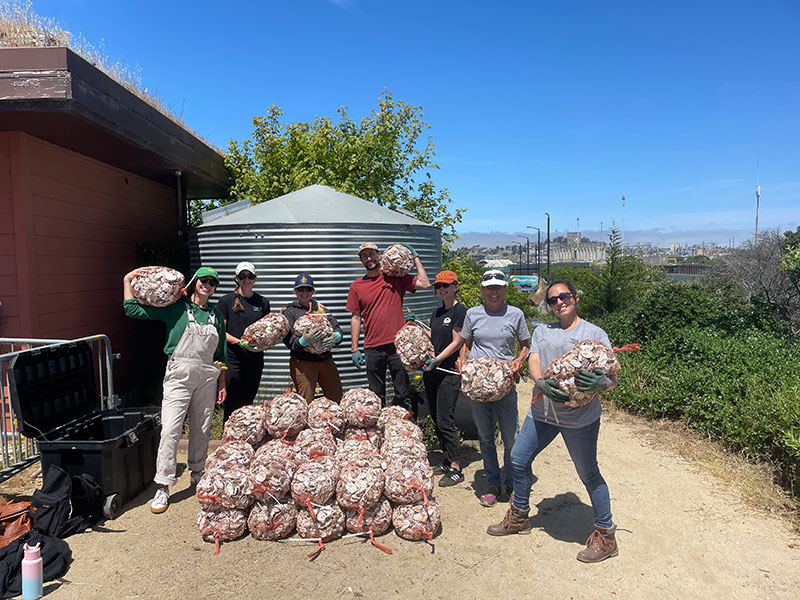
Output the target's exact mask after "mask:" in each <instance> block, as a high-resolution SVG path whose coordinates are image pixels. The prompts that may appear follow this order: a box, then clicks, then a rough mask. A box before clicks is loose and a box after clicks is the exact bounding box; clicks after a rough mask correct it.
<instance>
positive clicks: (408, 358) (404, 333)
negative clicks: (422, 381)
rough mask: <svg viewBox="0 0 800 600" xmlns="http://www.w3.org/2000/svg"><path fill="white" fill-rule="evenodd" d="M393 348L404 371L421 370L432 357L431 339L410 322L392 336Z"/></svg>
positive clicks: (421, 329) (420, 328)
mask: <svg viewBox="0 0 800 600" xmlns="http://www.w3.org/2000/svg"><path fill="white" fill-rule="evenodd" d="M394 347H395V348H396V349H397V356H399V357H400V362H401V363H403V368H404V369H405V370H406V371H416V370H417V369H420V368H422V365H423V364H424V363H425V361H426V360H428V359H429V358H433V357H434V352H433V343H432V342H431V338H430V337H428V334H427V333H426V332H425V330H424V329H423V328H422V327H420V326H419V325H417V324H416V323H414V322H412V321H409V322H408V323H406V324H405V325H404V326H403V327H401V328H400V331H398V332H397V335H395V336H394Z"/></svg>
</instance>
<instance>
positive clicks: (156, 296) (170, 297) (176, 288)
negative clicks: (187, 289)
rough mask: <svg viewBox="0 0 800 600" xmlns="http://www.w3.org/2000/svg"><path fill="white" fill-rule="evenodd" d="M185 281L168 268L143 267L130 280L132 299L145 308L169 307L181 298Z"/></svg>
mask: <svg viewBox="0 0 800 600" xmlns="http://www.w3.org/2000/svg"><path fill="white" fill-rule="evenodd" d="M185 283H186V281H185V280H184V278H183V275H182V274H181V273H179V272H178V271H176V270H175V269H170V268H169V267H144V268H143V269H140V270H139V272H138V273H137V274H136V276H134V277H133V279H131V288H132V289H133V297H134V298H136V301H137V302H139V304H144V305H145V306H159V307H162V306H169V305H170V304H174V303H175V302H176V301H177V300H178V298H180V297H181V292H182V290H183V286H184V284H185Z"/></svg>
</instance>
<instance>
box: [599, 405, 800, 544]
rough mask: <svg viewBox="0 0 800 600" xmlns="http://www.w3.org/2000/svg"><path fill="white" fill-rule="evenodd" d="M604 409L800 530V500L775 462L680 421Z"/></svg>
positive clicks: (748, 502) (749, 502) (745, 500)
mask: <svg viewBox="0 0 800 600" xmlns="http://www.w3.org/2000/svg"><path fill="white" fill-rule="evenodd" d="M603 410H604V414H605V416H606V417H607V418H610V419H613V420H614V421H616V422H618V423H623V424H625V425H626V426H628V427H630V428H631V429H632V430H634V431H635V432H636V433H637V435H639V436H641V437H642V438H643V439H645V440H646V441H647V442H648V443H650V444H652V445H653V446H654V447H660V448H664V449H667V450H671V451H673V452H676V453H677V454H679V455H680V456H681V457H682V458H684V459H686V460H687V461H689V462H691V463H695V464H696V465H698V466H699V467H702V469H703V470H704V471H706V472H708V473H710V474H711V475H712V476H713V477H714V479H715V480H716V481H717V482H718V483H719V484H721V485H722V486H724V487H726V488H727V489H729V490H730V491H731V492H733V493H735V494H736V495H737V496H738V497H740V498H741V500H742V502H743V503H744V504H745V505H747V506H748V507H750V508H752V509H754V510H757V511H760V512H763V513H766V514H770V515H774V516H777V517H780V518H782V519H785V520H787V521H788V522H790V523H791V525H792V527H794V528H795V530H797V531H800V501H798V499H796V498H793V497H792V496H791V494H789V493H788V492H787V491H786V490H785V489H783V488H782V487H781V486H780V485H778V484H777V483H776V471H775V469H774V468H773V467H772V465H770V464H768V463H765V462H753V461H752V460H750V459H748V458H746V457H745V456H742V455H740V454H735V453H733V452H731V451H730V450H729V449H727V448H726V447H725V446H724V445H723V444H721V443H719V442H716V441H714V440H711V439H709V438H708V437H706V436H704V435H702V434H700V433H698V432H697V431H694V430H693V429H690V428H689V427H687V426H686V425H685V424H683V423H680V422H678V421H671V420H668V419H648V418H646V417H642V416H639V415H634V414H632V413H630V412H627V411H625V410H623V409H621V408H618V407H617V406H616V405H614V404H613V403H611V402H603Z"/></svg>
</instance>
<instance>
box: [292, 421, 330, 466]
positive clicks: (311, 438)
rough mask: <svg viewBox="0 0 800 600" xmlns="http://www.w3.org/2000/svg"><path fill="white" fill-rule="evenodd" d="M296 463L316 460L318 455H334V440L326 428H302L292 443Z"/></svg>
mask: <svg viewBox="0 0 800 600" xmlns="http://www.w3.org/2000/svg"><path fill="white" fill-rule="evenodd" d="M294 451H295V456H296V457H297V464H303V463H305V462H308V461H310V460H316V459H317V458H319V457H320V456H336V440H335V439H334V437H333V434H331V432H330V431H328V430H326V429H304V430H303V431H301V432H300V433H298V434H297V439H296V440H295V444H294Z"/></svg>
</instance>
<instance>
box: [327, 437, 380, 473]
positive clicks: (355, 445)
mask: <svg viewBox="0 0 800 600" xmlns="http://www.w3.org/2000/svg"><path fill="white" fill-rule="evenodd" d="M336 459H337V460H338V461H339V465H340V469H339V470H340V471H341V469H343V468H344V466H345V465H346V464H347V463H349V462H351V461H354V460H366V461H367V462H369V463H370V464H371V465H372V466H373V467H377V468H383V466H382V461H381V456H380V454H378V452H377V448H375V446H373V445H372V442H370V441H369V440H356V439H353V440H344V441H342V442H340V443H339V444H337V445H336Z"/></svg>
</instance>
